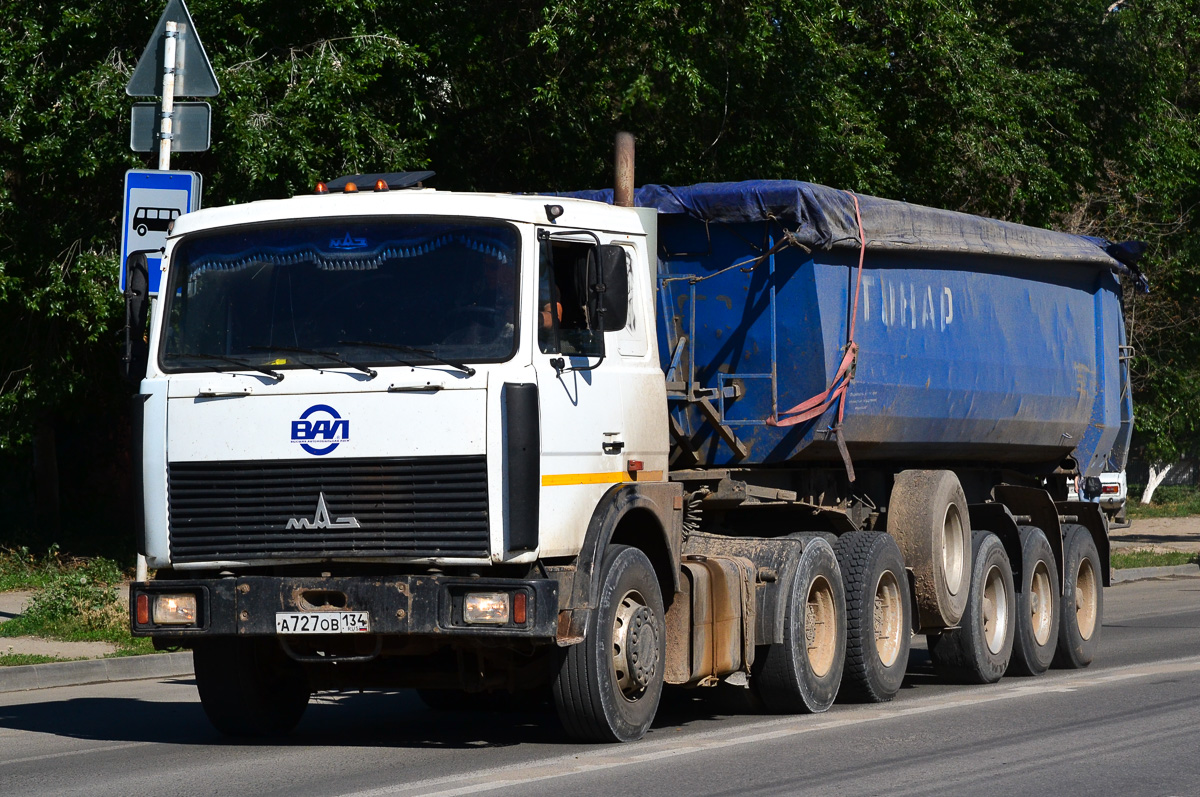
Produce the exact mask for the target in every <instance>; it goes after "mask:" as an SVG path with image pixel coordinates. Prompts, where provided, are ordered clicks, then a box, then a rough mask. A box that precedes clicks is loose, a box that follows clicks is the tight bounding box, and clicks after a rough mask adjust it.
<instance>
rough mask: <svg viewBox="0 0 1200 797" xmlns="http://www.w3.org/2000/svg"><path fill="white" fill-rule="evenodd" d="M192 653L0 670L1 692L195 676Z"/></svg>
mask: <svg viewBox="0 0 1200 797" xmlns="http://www.w3.org/2000/svg"><path fill="white" fill-rule="evenodd" d="M192 674H193V673H192V652H191V651H190V650H189V651H183V652H180V653H160V654H154V655H145V656H126V657H124V658H119V659H91V660H89V661H64V662H61V663H51V664H25V665H21V666H18V667H0V692H23V691H27V690H30V689H49V688H51V687H55V686H83V685H84V684H99V683H106V682H108V681H140V680H143V679H146V678H178V677H181V676H186V677H188V678H190V677H191V676H192Z"/></svg>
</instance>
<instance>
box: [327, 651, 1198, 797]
mask: <svg viewBox="0 0 1200 797" xmlns="http://www.w3.org/2000/svg"><path fill="white" fill-rule="evenodd" d="M1196 671H1200V656H1190V657H1187V658H1182V659H1172V660H1168V661H1159V662H1153V663H1149V664H1135V665H1130V666H1127V667H1118V668H1113V669H1111V670H1104V671H1098V672H1089V671H1086V670H1085V671H1080V672H1077V673H1072V674H1069V675H1064V676H1061V677H1057V678H1052V679H1048V680H1045V681H1041V682H1033V683H1026V682H1016V683H1012V684H1011V685H1005V684H1000V685H997V686H993V687H988V688H985V689H972V690H970V691H969V692H957V693H955V694H951V695H945V696H942V697H935V698H930V699H929V700H922V701H921V703H920V704H919V705H910V706H905V707H897V706H895V705H894V704H883V705H879V706H872V707H868V708H863V709H856V710H853V711H851V712H847V713H842V712H839V713H838V714H836V715H829V714H823V715H820V716H802V717H785V718H780V719H772V720H761V721H758V722H753V723H750V724H746V725H740V726H739V727H737V728H727V729H720V730H713V731H705V732H702V733H698V734H695V735H694V736H689V737H687V738H686V739H683V740H679V739H662V740H651V741H643V742H639V743H637V746H636V747H631V746H629V745H623V746H619V747H613V746H605V747H603V748H600V749H598V750H596V751H594V752H584V753H568V754H565V755H561V756H556V757H554V758H550V759H544V760H541V761H535V762H526V763H519V764H509V765H507V766H503V767H492V768H488V769H480V770H475V771H472V772H461V773H457V774H454V775H445V776H442V777H438V778H429V779H426V780H421V781H415V782H410V783H404V784H397V785H394V786H384V787H380V788H376V789H367V790H365V791H356V792H348V793H345V794H343V795H341V797H393V795H406V794H421V795H426V797H456V795H464V794H478V793H480V792H486V791H492V790H494V789H502V788H511V787H513V786H520V785H523V784H527V783H536V782H538V781H544V780H552V779H554V778H563V777H568V776H571V775H581V774H586V773H589V772H597V771H600V770H605V769H612V768H614V767H628V766H630V765H634V764H640V763H647V762H651V761H660V760H663V759H666V758H676V757H678V756H683V755H691V754H693V753H701V752H706V751H710V750H716V749H721V748H733V747H738V746H741V745H747V744H754V743H756V742H765V741H774V740H777V739H783V738H787V737H789V736H798V735H801V734H805V733H813V732H815V731H823V730H827V729H831V728H844V727H847V726H852V725H861V724H863V723H867V722H877V721H881V720H892V719H900V718H904V717H912V716H916V715H919V714H927V713H930V712H934V711H943V710H946V709H955V708H964V707H967V706H977V705H981V704H983V703H994V702H998V701H1001V700H1013V699H1020V698H1024V697H1033V696H1037V695H1044V694H1051V693H1055V692H1074V691H1077V690H1080V689H1089V688H1094V687H1101V686H1108V685H1110V684H1114V683H1118V682H1120V681H1127V680H1131V679H1135V678H1149V677H1153V676H1156V675H1164V674H1170V673H1185V672H1196ZM440 787H445V788H440ZM439 789H440V790H439Z"/></svg>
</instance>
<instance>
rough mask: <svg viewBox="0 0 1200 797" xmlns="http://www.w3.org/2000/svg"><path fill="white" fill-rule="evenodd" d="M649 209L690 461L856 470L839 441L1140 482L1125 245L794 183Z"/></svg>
mask: <svg viewBox="0 0 1200 797" xmlns="http://www.w3.org/2000/svg"><path fill="white" fill-rule="evenodd" d="M610 194H611V192H596V195H595V196H596V198H601V199H607V198H608V196H609V195H610ZM635 196H636V203H637V205H638V206H642V207H651V208H655V209H657V211H658V242H657V243H658V269H657V279H658V284H659V291H658V296H657V304H658V316H657V318H658V337H659V354H660V358H661V361H662V365H663V369H664V371H665V372H666V374H667V382H668V395H669V396H670V397H671V399H672V412H671V414H672V425H673V427H675V429H676V430H677V431H678V434H676V435H675V441H676V447H675V450H674V452H673V453H674V456H675V462H676V464H683V465H688V466H692V465H701V466H704V467H727V466H735V465H736V466H739V467H746V466H752V465H775V464H783V463H789V462H790V463H796V462H809V463H819V462H841V461H842V460H843V459H844V457H843V456H842V455H841V454H840V452H839V450H838V446H837V444H836V443H837V437H838V436H839V434H838V433H839V431H840V436H841V437H842V438H843V440H844V444H845V450H846V453H847V455H848V459H849V460H850V461H851V462H853V463H863V464H866V463H873V462H879V463H889V462H890V463H905V464H906V465H907V466H909V467H911V466H913V465H916V464H918V463H923V466H927V467H948V466H951V465H965V466H968V467H973V468H977V467H982V466H995V467H1003V468H1011V469H1013V470H1017V471H1020V472H1022V473H1026V474H1029V475H1036V476H1047V477H1048V476H1051V475H1053V474H1055V473H1059V474H1061V473H1064V472H1072V471H1074V470H1075V469H1076V468H1078V469H1079V470H1080V471H1081V472H1082V473H1083V474H1084V475H1097V474H1099V473H1100V472H1102V471H1106V470H1107V471H1113V470H1121V469H1122V468H1123V467H1124V464H1125V456H1126V449H1127V446H1128V442H1129V436H1130V433H1131V430H1132V401H1131V398H1130V392H1129V388H1128V381H1127V370H1128V369H1127V367H1126V364H1125V359H1126V358H1125V357H1124V352H1125V351H1126V348H1125V326H1124V320H1123V317H1122V306H1121V284H1120V279H1119V277H1120V275H1122V274H1131V273H1132V272H1131V268H1130V266H1128V265H1126V264H1125V263H1122V262H1121V260H1119V259H1117V257H1114V256H1113V254H1110V252H1115V253H1116V254H1117V255H1118V256H1120V255H1122V254H1123V252H1122V251H1121V250H1119V249H1118V248H1116V247H1114V246H1113V245H1112V244H1110V243H1109V242H1107V241H1102V240H1099V239H1094V238H1087V237H1083V236H1077V235H1069V234H1065V233H1057V232H1052V231H1049V230H1043V229H1037V228H1032V227H1026V226H1022V225H1018V224H1011V223H1007V222H1001V221H996V220H993V219H986V218H981V217H978V216H972V215H968V214H963V213H955V212H950V211H944V210H936V209H933V208H927V207H921V206H918V205H912V204H908V203H903V202H897V201H893V200H887V199H879V198H875V197H869V196H861V195H860V196H857V197H856V196H854V195H852V194H850V193H848V192H845V191H839V190H835V189H832V188H828V187H825V186H821V185H814V184H811V183H801V182H793V181H782V180H780V181H756V182H743V183H717V184H702V185H695V186H688V187H683V188H673V187H668V186H654V185H651V186H645V187H643V188H641V189H639V190H638V191H637V192H636V195H635ZM856 202H857V206H858V214H857V216H856ZM860 219H861V227H860V221H859V220H860ZM860 231H861V232H860ZM860 235H864V236H865V238H866V247H865V250H864V249H863V247H862V246H861V244H860ZM860 255H863V257H862V260H861V264H860ZM848 353H849V354H850V356H849V357H847V354H848ZM814 399H816V401H815V403H814V404H812V405H810V408H807V409H808V412H804V411H799V412H789V411H790V410H793V409H794V408H795V407H796V406H797V405H803V403H804V402H805V401H808V400H814ZM801 418H802V420H801Z"/></svg>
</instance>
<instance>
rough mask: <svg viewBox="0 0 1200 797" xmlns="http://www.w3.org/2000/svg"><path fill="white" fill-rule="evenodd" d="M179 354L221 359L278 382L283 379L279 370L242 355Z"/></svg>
mask: <svg viewBox="0 0 1200 797" xmlns="http://www.w3.org/2000/svg"><path fill="white" fill-rule="evenodd" d="M178 356H179V357H195V358H196V359H197V360H219V361H220V362H223V363H229V364H230V365H240V366H242V367H243V368H247V369H249V370H251V371H258V372H259V373H260V374H266V375H267V376H269V377H271V378H272V379H274V380H275V381H276V382H282V381H283V374H281V373H279V372H278V371H272V370H271V369H270V368H265V367H263V366H261V365H255V364H254V363H252V362H250V361H249V360H243V359H241V358H240V357H226V356H224V355H221V354H180V355H178Z"/></svg>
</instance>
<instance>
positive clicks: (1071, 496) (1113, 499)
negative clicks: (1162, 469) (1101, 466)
mask: <svg viewBox="0 0 1200 797" xmlns="http://www.w3.org/2000/svg"><path fill="white" fill-rule="evenodd" d="M1128 495H1129V485H1128V484H1127V483H1126V481H1125V471H1120V472H1117V473H1101V474H1100V501H1099V503H1100V508H1101V509H1103V510H1104V514H1106V515H1108V520H1109V522H1110V523H1112V524H1113V525H1118V526H1124V525H1128V524H1129V521H1128V520H1126V517H1125V500H1126V498H1127V497H1128ZM1067 500H1068V501H1079V500H1081V499H1080V497H1079V496H1078V495H1077V494H1076V492H1075V483H1074V481H1068V482H1067Z"/></svg>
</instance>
